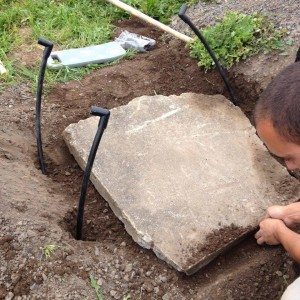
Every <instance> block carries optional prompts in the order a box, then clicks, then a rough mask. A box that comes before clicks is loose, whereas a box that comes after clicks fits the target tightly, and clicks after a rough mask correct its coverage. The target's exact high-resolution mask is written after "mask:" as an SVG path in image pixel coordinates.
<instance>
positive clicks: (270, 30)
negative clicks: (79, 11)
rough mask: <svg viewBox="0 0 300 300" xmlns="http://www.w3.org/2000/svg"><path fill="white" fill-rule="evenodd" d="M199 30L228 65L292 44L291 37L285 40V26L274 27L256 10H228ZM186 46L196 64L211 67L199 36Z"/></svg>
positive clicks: (210, 60) (212, 64)
mask: <svg viewBox="0 0 300 300" xmlns="http://www.w3.org/2000/svg"><path fill="white" fill-rule="evenodd" d="M202 34H203V36H204V37H205V38H206V40H207V41H208V44H209V45H210V47H211V48H212V50H213V51H214V52H215V54H216V56H217V58H218V59H219V60H220V61H221V63H222V64H223V65H224V66H225V67H227V68H230V67H231V66H232V65H233V64H234V63H235V62H238V61H240V60H243V59H246V58H248V57H250V56H252V55H254V54H257V53H259V52H264V53H268V52H270V51H272V50H279V51H283V50H284V46H285V44H291V41H288V42H286V43H285V42H284V39H283V38H284V36H285V35H286V30H277V29H275V26H274V25H273V24H272V22H271V21H269V20H268V18H267V17H266V16H262V15H259V14H256V13H254V14H252V15H246V14H243V13H238V12H229V13H227V14H226V15H225V17H224V18H223V20H222V21H220V22H218V23H217V24H215V25H214V26H209V27H206V28H204V29H202ZM189 47H190V54H191V56H192V57H194V58H196V59H197V60H198V61H199V66H201V67H204V68H205V69H206V70H208V69H210V68H213V67H214V63H213V61H212V59H211V58H210V56H209V54H208V52H207V51H206V49H205V48H204V46H203V45H202V44H201V43H200V42H199V41H198V40H194V41H193V42H191V43H190V45H189Z"/></svg>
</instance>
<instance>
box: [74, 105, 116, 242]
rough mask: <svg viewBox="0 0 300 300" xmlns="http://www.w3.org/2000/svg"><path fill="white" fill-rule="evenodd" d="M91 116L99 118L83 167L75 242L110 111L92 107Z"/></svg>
mask: <svg viewBox="0 0 300 300" xmlns="http://www.w3.org/2000/svg"><path fill="white" fill-rule="evenodd" d="M91 114H92V115H93V116H98V117H100V120H99V124H98V129H97V133H96V135H95V138H94V141H93V145H92V148H91V151H90V154H89V158H88V161H87V164H86V167H85V171H84V175H83V180H82V186H81V192H80V199H79V203H78V212H77V224H76V240H81V239H82V225H83V214H84V203H85V198H86V191H87V188H88V184H89V179H90V175H91V171H92V168H93V164H94V160H95V156H96V153H97V150H98V147H99V144H100V141H101V138H102V135H103V133H104V130H105V129H106V127H107V123H108V120H109V116H110V111H109V110H107V109H104V108H100V107H97V106H92V108H91Z"/></svg>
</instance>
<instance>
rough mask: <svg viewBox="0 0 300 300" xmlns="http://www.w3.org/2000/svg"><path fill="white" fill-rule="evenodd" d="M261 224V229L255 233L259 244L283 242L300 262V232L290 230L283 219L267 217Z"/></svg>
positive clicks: (287, 249) (286, 248)
mask: <svg viewBox="0 0 300 300" xmlns="http://www.w3.org/2000/svg"><path fill="white" fill-rule="evenodd" d="M259 226H260V229H259V231H258V232H257V233H256V234H255V238H256V239H257V243H258V244H259V245H262V244H264V243H266V244H268V245H278V244H282V245H283V247H284V248H285V250H286V251H287V252H288V253H289V254H290V255H291V256H292V257H293V259H295V260H296V261H297V262H300V234H297V233H295V232H293V231H292V230H290V229H289V228H288V227H287V226H286V225H285V224H284V223H283V221H281V220H278V219H271V218H268V219H265V220H263V221H262V222H260V224H259Z"/></svg>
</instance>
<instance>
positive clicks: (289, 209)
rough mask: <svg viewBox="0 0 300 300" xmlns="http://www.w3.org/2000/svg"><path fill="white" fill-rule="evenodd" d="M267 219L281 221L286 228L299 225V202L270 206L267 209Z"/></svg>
mask: <svg viewBox="0 0 300 300" xmlns="http://www.w3.org/2000/svg"><path fill="white" fill-rule="evenodd" d="M267 218H272V219H279V220H282V221H283V222H284V223H285V225H286V226H288V227H293V226H295V225H296V224H299V223H300V202H296V203H292V204H289V205H286V206H279V205H274V206H271V207H269V208H268V209H267V213H266V216H265V219H267Z"/></svg>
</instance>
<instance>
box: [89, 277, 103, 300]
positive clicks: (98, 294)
mask: <svg viewBox="0 0 300 300" xmlns="http://www.w3.org/2000/svg"><path fill="white" fill-rule="evenodd" d="M90 285H91V287H92V288H93V289H94V290H95V293H96V297H97V300H104V296H103V294H102V291H101V287H100V285H99V284H98V282H97V280H96V279H95V278H94V277H93V276H92V275H90Z"/></svg>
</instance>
